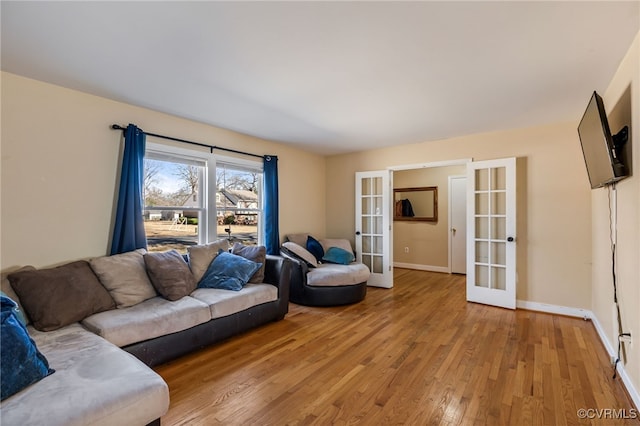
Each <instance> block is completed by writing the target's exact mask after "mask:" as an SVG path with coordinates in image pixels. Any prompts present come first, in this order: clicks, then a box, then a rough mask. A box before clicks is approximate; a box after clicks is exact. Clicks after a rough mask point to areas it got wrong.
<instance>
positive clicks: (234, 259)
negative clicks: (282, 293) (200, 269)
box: [198, 250, 262, 291]
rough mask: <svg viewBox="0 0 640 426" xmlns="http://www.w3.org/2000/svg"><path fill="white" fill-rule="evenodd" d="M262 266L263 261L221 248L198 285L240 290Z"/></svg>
mask: <svg viewBox="0 0 640 426" xmlns="http://www.w3.org/2000/svg"><path fill="white" fill-rule="evenodd" d="M261 266H262V264H261V263H257V262H253V261H251V260H249V259H245V258H244V257H242V256H238V255H236V254H232V253H229V252H226V251H224V250H220V251H219V252H218V255H217V256H216V258H215V259H213V262H211V264H210V265H209V268H208V269H207V271H206V272H205V273H204V275H203V276H202V279H201V280H200V282H199V283H198V287H199V288H221V289H224V290H234V291H240V290H242V287H243V286H244V285H245V284H246V283H247V282H248V281H249V280H250V279H251V277H252V276H253V274H255V273H256V271H257V270H258V269H260V267H261Z"/></svg>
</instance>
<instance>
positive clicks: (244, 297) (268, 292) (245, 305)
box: [191, 284, 278, 319]
mask: <svg viewBox="0 0 640 426" xmlns="http://www.w3.org/2000/svg"><path fill="white" fill-rule="evenodd" d="M191 297H193V298H196V299H198V300H200V301H202V302H204V303H206V304H207V305H209V307H210V310H211V318H213V319H215V318H221V317H226V316H227V315H231V314H235V313H236V312H240V311H244V310H245V309H249V308H250V307H252V306H256V305H261V304H263V303H267V302H272V301H274V300H277V299H278V289H277V288H276V287H275V286H273V285H271V284H246V285H245V286H244V287H242V290H240V291H232V290H221V289H217V288H199V289H197V290H196V291H194V292H193V293H191Z"/></svg>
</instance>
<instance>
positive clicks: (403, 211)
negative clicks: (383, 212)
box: [395, 199, 415, 217]
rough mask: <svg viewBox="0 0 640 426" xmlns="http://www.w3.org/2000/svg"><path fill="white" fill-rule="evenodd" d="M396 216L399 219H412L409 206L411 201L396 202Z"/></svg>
mask: <svg viewBox="0 0 640 426" xmlns="http://www.w3.org/2000/svg"><path fill="white" fill-rule="evenodd" d="M395 215H396V216H401V217H414V216H415V214H414V213H413V206H412V205H411V201H409V200H408V199H404V200H398V201H396V211H395Z"/></svg>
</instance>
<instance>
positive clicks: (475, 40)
mask: <svg viewBox="0 0 640 426" xmlns="http://www.w3.org/2000/svg"><path fill="white" fill-rule="evenodd" d="M639 6H640V2H638V1H624V2H611V1H602V2H593V1H588V2H578V1H569V2H535V1H534V2H522V1H513V2H479V1H473V2H345V1H338V2H296V1H289V2H150V1H143V2H9V1H2V3H1V6H0V7H1V9H0V13H1V19H2V51H1V53H2V58H1V59H2V61H1V65H2V69H3V70H5V71H8V72H11V73H15V74H19V75H24V76H27V77H30V78H34V79H37V80H42V81H47V82H51V83H54V84H58V85H61V86H65V87H70V88H73V89H77V90H81V91H84V92H88V93H92V94H96V95H99V96H104V97H107V98H110V99H115V100H118V101H123V102H127V103H131V104H134V105H139V106H143V107H147V108H151V109H154V110H158V111H163V112H167V113H170V114H174V115H177V116H180V117H185V118H188V119H192V120H196V121H200V122H204V123H209V124H212V125H215V126H219V127H223V128H227V129H232V130H235V131H239V132H242V133H247V134H250V135H255V136H258V137H261V138H264V139H269V140H275V141H281V142H285V143H290V144H296V145H297V146H299V147H301V148H303V149H306V150H310V151H313V152H318V153H323V154H335V153H341V152H349V151H358V150H364V149H370V148H374V147H382V146H389V145H395V144H403V143H414V142H422V141H428V140H437V139H443V138H450V137H455V136H461V135H465V134H473V133H480V132H486V131H493V130H500V129H508V128H519V127H527V126H535V125H540V124H547V123H552V122H559V121H575V122H576V123H577V122H578V121H579V119H580V117H581V116H582V113H583V111H584V108H585V107H586V103H587V101H588V99H589V97H590V95H591V92H592V91H593V90H597V91H599V92H604V90H605V89H606V88H607V85H608V83H609V82H610V80H611V78H612V76H613V74H614V72H615V70H616V68H617V66H618V65H619V63H620V61H621V59H622V58H623V56H624V54H625V52H626V51H627V50H628V48H629V46H630V45H631V42H632V41H633V38H634V36H635V35H636V34H637V33H638V31H639V29H640V7H639ZM110 120H111V119H110V118H109V117H105V122H106V123H107V122H108V124H110ZM122 124H126V123H122ZM138 124H140V123H138ZM146 130H148V131H150V132H153V131H154V129H151V128H149V129H146ZM174 136H178V137H187V136H188V135H174ZM215 142H216V143H220V144H221V141H215Z"/></svg>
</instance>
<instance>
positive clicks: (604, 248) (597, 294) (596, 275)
mask: <svg viewBox="0 0 640 426" xmlns="http://www.w3.org/2000/svg"><path fill="white" fill-rule="evenodd" d="M639 64H640V33H639V34H638V35H637V36H636V38H635V40H634V42H633V44H632V46H631V48H630V49H629V51H628V52H627V55H626V57H625V59H624V60H623V62H622V63H621V65H620V67H619V68H618V70H617V72H616V74H615V76H614V78H613V80H612V81H611V84H610V85H609V87H608V89H607V90H606V92H605V93H604V94H603V101H604V104H605V107H606V109H607V114H608V115H609V122H610V125H611V131H612V132H614V133H615V132H617V131H618V130H619V129H620V128H621V127H622V125H624V124H627V125H629V126H630V134H631V140H630V141H629V142H628V144H629V143H630V144H631V147H630V148H631V151H632V164H631V165H632V169H633V176H631V177H629V178H627V179H624V180H622V181H620V182H618V184H617V188H616V193H617V215H615V214H614V219H616V220H617V245H616V246H617V250H616V251H617V262H616V264H617V287H618V301H619V304H620V310H621V316H622V328H623V332H630V333H631V334H632V338H633V345H631V347H626V350H627V360H626V362H625V361H623V363H624V367H625V371H626V373H627V374H628V376H629V378H630V380H631V382H632V383H633V387H634V388H635V389H636V393H635V395H634V396H635V398H636V403H638V402H639V401H638V393H637V391H638V390H640V309H639V306H640V119H639V117H640V65H639ZM601 94H602V93H601ZM607 192H608V190H607V189H604V188H603V189H596V190H593V191H592V192H591V208H592V216H593V227H592V232H593V251H592V256H593V278H592V280H593V284H592V288H593V292H592V303H593V308H592V310H593V312H594V314H595V316H596V318H597V319H598V321H599V323H600V324H601V326H602V330H603V331H604V333H605V334H606V335H607V339H608V340H609V343H610V345H611V348H613V349H614V350H617V347H618V341H617V335H618V331H617V322H616V321H614V316H613V312H614V309H615V308H614V306H615V305H614V302H613V279H612V274H611V249H610V245H611V244H610V232H609V229H610V228H609V221H610V216H609V201H608V194H607ZM612 204H613V203H612Z"/></svg>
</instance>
